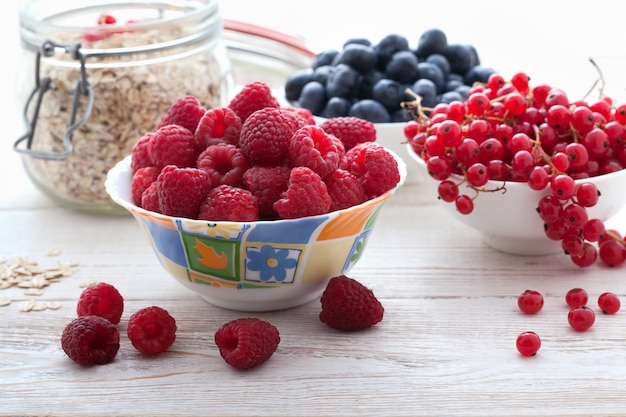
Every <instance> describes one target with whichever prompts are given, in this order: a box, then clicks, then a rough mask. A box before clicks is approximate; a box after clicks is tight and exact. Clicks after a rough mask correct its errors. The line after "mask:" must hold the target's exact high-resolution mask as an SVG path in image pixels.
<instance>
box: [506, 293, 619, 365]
mask: <svg viewBox="0 0 626 417" xmlns="http://www.w3.org/2000/svg"><path fill="white" fill-rule="evenodd" d="M543 302H544V301H543V295H542V294H541V293H540V292H539V291H535V290H526V291H524V292H523V293H522V294H520V295H519V297H517V306H518V307H519V309H520V310H521V311H522V312H524V313H526V314H537V313H538V312H539V311H540V310H541V309H542V308H543ZM565 302H566V303H567V305H568V307H569V312H568V314H567V322H568V323H569V325H570V326H571V327H572V329H574V330H577V331H580V332H584V331H585V330H588V329H589V328H590V327H591V326H593V324H594V323H595V321H596V313H595V312H594V311H593V309H592V308H590V307H588V305H587V303H588V302H589V294H588V293H587V291H585V290H584V289H582V288H572V289H571V290H569V291H568V292H567V293H566V294H565ZM598 307H599V308H600V310H602V312H603V313H604V314H615V313H617V312H618V311H619V309H620V307H621V302H620V299H619V297H618V296H617V295H616V294H615V293H612V292H604V293H602V294H600V296H599V297H598ZM516 347H517V350H518V351H519V353H520V354H522V355H523V356H532V355H534V354H536V353H537V351H538V350H539V348H540V347H541V338H540V337H539V335H538V334H537V333H535V332H531V331H526V332H522V333H520V335H519V336H518V337H517V340H516Z"/></svg>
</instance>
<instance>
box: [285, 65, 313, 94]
mask: <svg viewBox="0 0 626 417" xmlns="http://www.w3.org/2000/svg"><path fill="white" fill-rule="evenodd" d="M312 75H313V70H312V69H311V68H304V69H301V70H298V71H296V72H294V73H293V74H291V75H290V76H289V77H288V78H287V80H286V81H285V99H287V101H298V98H300V92H301V91H302V87H304V85H305V84H306V83H308V82H309V81H311V79H312Z"/></svg>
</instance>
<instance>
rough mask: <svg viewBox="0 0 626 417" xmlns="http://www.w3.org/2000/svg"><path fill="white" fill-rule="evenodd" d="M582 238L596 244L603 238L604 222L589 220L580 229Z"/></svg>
mask: <svg viewBox="0 0 626 417" xmlns="http://www.w3.org/2000/svg"><path fill="white" fill-rule="evenodd" d="M582 233H583V237H584V238H585V239H586V240H588V241H590V242H597V241H599V240H600V239H602V238H603V237H604V222H603V221H602V220H600V219H590V220H588V221H587V224H585V225H584V226H583V229H582Z"/></svg>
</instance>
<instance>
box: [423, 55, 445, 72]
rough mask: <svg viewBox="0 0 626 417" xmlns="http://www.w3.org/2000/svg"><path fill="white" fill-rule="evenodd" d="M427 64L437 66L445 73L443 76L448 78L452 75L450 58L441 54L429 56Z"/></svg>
mask: <svg viewBox="0 0 626 417" xmlns="http://www.w3.org/2000/svg"><path fill="white" fill-rule="evenodd" d="M425 62H429V63H431V64H435V65H437V66H438V67H439V68H440V69H441V71H442V72H443V75H444V76H445V77H446V78H448V75H449V74H450V63H449V62H448V58H446V57H445V56H443V55H441V54H431V55H428V58H426V61H425Z"/></svg>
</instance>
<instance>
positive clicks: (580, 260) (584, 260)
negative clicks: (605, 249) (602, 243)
mask: <svg viewBox="0 0 626 417" xmlns="http://www.w3.org/2000/svg"><path fill="white" fill-rule="evenodd" d="M571 258H572V262H574V264H575V265H577V266H579V267H581V268H586V267H588V266H591V265H593V264H594V263H595V262H596V260H597V259H598V251H597V250H596V247H595V246H593V245H592V244H591V243H588V242H585V244H584V245H583V250H582V252H581V253H580V254H578V255H573V256H571Z"/></svg>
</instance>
